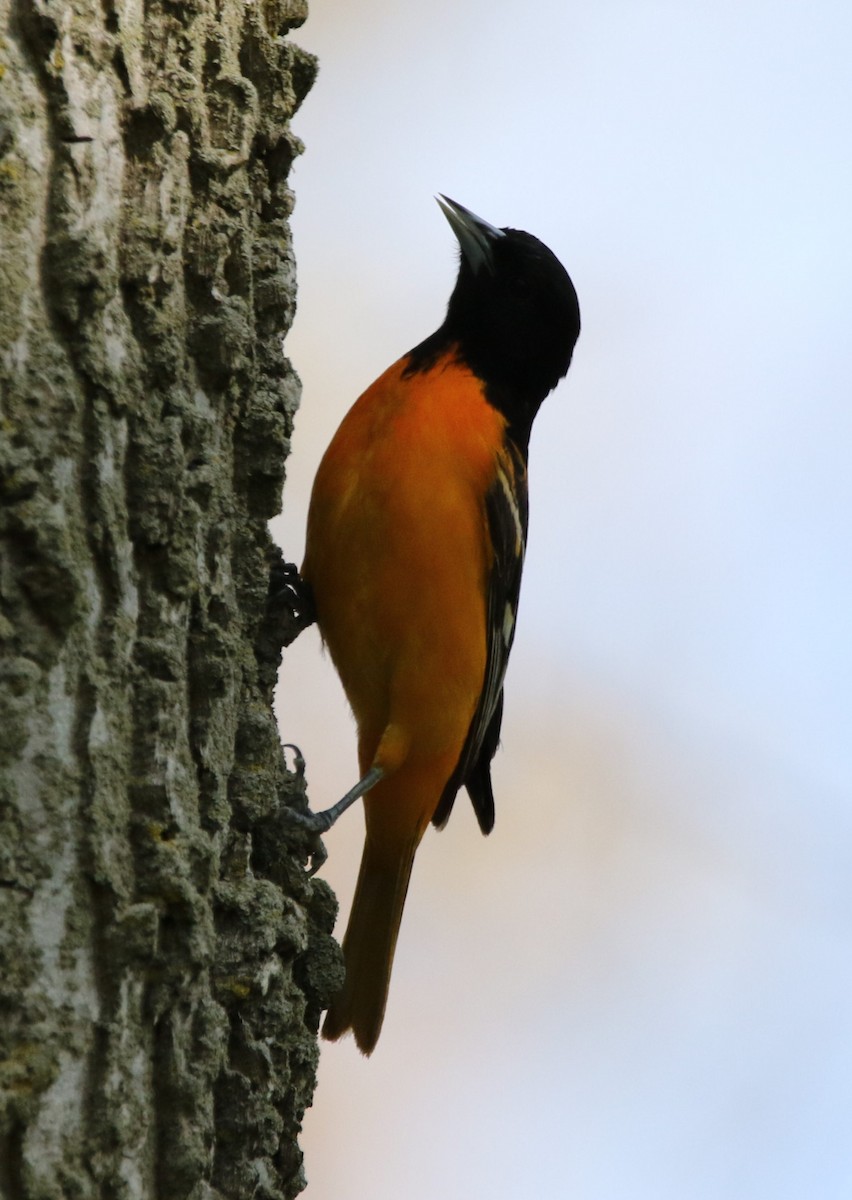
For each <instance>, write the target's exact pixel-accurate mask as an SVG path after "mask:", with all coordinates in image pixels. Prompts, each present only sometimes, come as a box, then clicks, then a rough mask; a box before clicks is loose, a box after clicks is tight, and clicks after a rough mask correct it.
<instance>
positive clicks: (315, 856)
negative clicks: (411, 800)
mask: <svg viewBox="0 0 852 1200" xmlns="http://www.w3.org/2000/svg"><path fill="white" fill-rule="evenodd" d="M289 748H290V749H291V750H294V751H295V766H296V772H297V773H298V774H299V775H303V774H304V770H305V760H304V759H303V758H302V755H301V752H300V751H299V750H298V749H297V747H295V746H290V747H289ZM383 775H384V771H383V770H382V768H381V767H370V769H369V771H368V772H367V773H366V775H364V777H363V778H362V779H359V780H358V782H357V783H356V784H355V786H354V787H353V788H350V789H349V791H348V792H347V793H346V795H345V796H342V797H341V799H340V800H338V801H337V803H336V804H332V806H331V807H330V808H326V809H323V811H322V812H318V813H315V812H311V811H310V810H308V812H297V811H296V809H293V808H288V809H286V810H285V812H284V813H283V814H282V815H283V816H284V818H285V820H286V821H287V822H289V823H290V824H291V825H296V826H298V828H299V829H303V830H305V832H306V833H309V834H311V835H312V836H313V837H314V838H315V839H316V848H315V849H313V850H312V851H311V854H310V859H311V867H310V870H309V872H308V874H309V875H315V874H316V873H317V871H318V870H319V869H320V867H321V866H322V864H323V863H324V862H325V860H326V858H327V857H328V853H327V851H326V849H325V847H324V846H323V844H322V842H321V841H320V837H321V836H322V834H324V833H328V831H329V829H331V827H332V825H333V824H334V823H335V821H336V820H337V818H338V817H340V816H341V815H342V814H343V813H345V812H346V810H347V808H351V807H352V805H353V804H354V803H355V801H356V800H360V799H361V797H362V796H363V795H365V794H366V793H367V792H369V790H370V788H371V787H374V786H375V785H376V784H377V783H378V782H379V780H380V779H381V778H382V776H383Z"/></svg>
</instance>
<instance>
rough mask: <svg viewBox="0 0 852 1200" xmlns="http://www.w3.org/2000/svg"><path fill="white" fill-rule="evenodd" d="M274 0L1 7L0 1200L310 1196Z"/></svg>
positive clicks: (298, 18) (321, 904)
mask: <svg viewBox="0 0 852 1200" xmlns="http://www.w3.org/2000/svg"><path fill="white" fill-rule="evenodd" d="M305 15H306V11H305V6H304V3H303V2H302V0H263V2H258V3H255V4H246V3H244V2H243V0H219V2H218V3H217V2H216V0H189V3H181V4H174V3H169V2H167V0H153V3H150V4H145V5H142V4H141V3H136V2H135V0H127V2H126V3H124V4H121V5H119V4H116V3H113V0H0V221H2V252H1V253H0V389H2V390H0V1197H2V1198H3V1200H7V1198H8V1200H12V1198H14V1200H19V1198H22V1197H23V1198H33V1200H35V1198H38V1200H52V1198H54V1197H56V1198H57V1200H58V1198H59V1197H62V1198H63V1200H66V1198H69V1197H74V1198H81V1200H88V1198H89V1197H92V1198H94V1197H105V1198H106V1197H108V1198H110V1200H112V1198H117V1200H124V1198H127V1200H130V1198H137V1197H139V1198H148V1197H157V1198H158V1200H173V1198H174V1200H177V1198H178V1197H180V1198H181V1200H184V1198H187V1197H191V1198H194V1200H195V1198H198V1200H201V1198H202V1197H204V1198H207V1200H212V1198H213V1197H222V1198H225V1197H227V1198H232V1197H233V1198H235V1200H236V1198H242V1197H255V1198H258V1197H259V1198H267V1197H268V1198H270V1200H272V1198H283V1197H291V1196H295V1195H296V1194H297V1193H298V1192H299V1191H300V1190H301V1188H302V1187H303V1186H304V1175H303V1171H302V1162H301V1153H300V1151H299V1148H298V1144H297V1140H296V1139H297V1134H298V1131H299V1124H300V1121H301V1118H302V1114H303V1112H304V1109H305V1107H306V1106H307V1105H308V1104H309V1103H310V1101H311V1097H312V1093H313V1088H314V1085H315V1071H316V1062H317V1046H316V1030H317V1025H318V1021H319V1014H320V1010H321V1008H322V1007H323V1006H324V1004H325V1003H326V1001H327V997H328V995H329V993H330V992H331V991H332V990H333V989H334V988H335V986H337V984H338V983H339V978H340V969H341V968H340V961H339V954H338V952H337V948H336V946H335V944H334V943H333V941H332V939H331V937H330V934H331V929H332V927H333V922H334V915H335V913H334V907H335V906H334V898H333V896H332V895H331V893H330V891H329V890H328V888H327V887H326V886H325V885H324V884H323V883H322V882H319V881H315V880H309V879H307V877H306V876H305V873H304V870H303V866H302V862H301V861H300V853H299V852H298V848H297V849H296V851H294V850H293V849H292V848H291V849H290V851H289V852H288V846H287V835H286V827H285V825H284V824H283V823H282V818H281V813H282V808H283V806H284V805H285V804H287V803H291V802H292V803H297V804H303V803H304V796H303V793H304V781H303V780H302V779H301V778H300V777H298V776H297V775H296V774H293V773H290V772H289V771H288V770H287V768H286V765H285V763H284V759H283V756H282V752H281V746H280V741H279V737H278V733H277V730H276V727H275V723H274V720H273V717H272V711H271V699H272V689H273V686H274V682H275V676H276V668H277V665H278V661H279V658H278V644H277V642H276V639H275V637H274V636H273V635H272V633H271V632H270V629H269V622H268V621H267V620H265V617H264V614H265V612H266V599H267V588H268V580H269V568H270V564H271V563H272V562H273V561H274V559H275V555H276V551H275V549H274V547H272V545H271V542H270V538H269V533H268V528H267V523H268V520H269V518H270V516H272V515H273V514H274V513H275V512H276V511H277V510H278V507H279V504H280V495H281V488H282V484H283V470H284V460H285V458H286V455H287V452H288V450H289V438H290V435H291V432H292V424H293V414H294V412H295V410H296V407H297V405H298V399H299V381H298V378H297V376H296V374H295V372H294V371H293V369H292V367H291V366H290V364H289V362H288V361H287V360H286V358H285V357H284V356H283V353H282V348H281V340H282V336H283V335H284V333H286V330H287V329H288V328H289V325H290V322H291V320H292V316H293V312H294V307H295V268H294V260H293V253H292V241H291V235H290V226H289V217H290V214H291V210H292V204H293V196H292V193H291V192H290V190H289V188H288V186H287V176H288V171H289V167H290V164H291V162H292V160H293V158H294V156H295V155H296V154H298V153H299V152H300V150H301V146H300V143H299V142H298V139H297V138H296V137H294V135H293V134H292V132H291V131H290V127H289V122H290V118H291V117H292V115H293V113H294V112H295V111H296V109H297V107H298V105H299V103H300V102H301V100H302V99H303V97H304V95H305V94H306V92H307V90H308V89H309V87H310V85H311V83H312V81H313V78H314V74H315V63H314V61H313V59H312V58H311V57H310V56H309V55H307V54H305V53H304V52H303V51H301V50H300V49H299V48H298V47H296V46H295V45H293V44H292V43H291V42H290V41H288V40H287V38H286V34H288V33H289V31H290V28H291V27H293V26H296V25H299V24H301V22H302V21H303V20H304V17H305Z"/></svg>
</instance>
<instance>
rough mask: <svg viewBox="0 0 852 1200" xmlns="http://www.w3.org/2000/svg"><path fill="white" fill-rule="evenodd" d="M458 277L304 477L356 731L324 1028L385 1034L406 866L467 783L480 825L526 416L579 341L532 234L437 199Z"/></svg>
mask: <svg viewBox="0 0 852 1200" xmlns="http://www.w3.org/2000/svg"><path fill="white" fill-rule="evenodd" d="M438 203H439V204H440V205H441V208H442V209H443V211H444V214H445V215H446V217H447V220H448V221H449V223H450V225H451V226H452V228H453V231H454V233H455V235H456V237H457V239H458V242H459V245H460V248H461V255H460V265H459V273H458V279H457V281H456V285H455V288H454V290H453V293H452V296H451V297H450V302H449V306H448V308H447V315H446V317H445V319H444V322H443V324H442V325H441V326H440V328H439V329H438V330H436V332H435V333H433V334H432V335H431V337H428V338H427V339H426V340H425V341H424V342H421V343H420V345H418V346H416V347H415V348H414V349H413V350H412V351H411V352H410V353H408V354H406V355H405V356H404V357H403V358H401V359H400V360H399V361H398V362H396V363H394V365H393V366H392V367H389V368H388V370H387V371H385V373H384V374H383V375H382V376H380V378H379V379H377V380H376V382H375V383H374V384H373V385H372V386H371V387H369V388H368V389H367V391H366V392H365V393H364V394H363V395H362V396H361V397H360V399H359V400H358V401H357V402H356V403H355V405H354V406H353V407H352V409H351V410H350V411H349V413H348V414H347V416H346V417H345V418H344V420H343V422H342V424H341V426H340V428H339V429H338V431H337V433H336V434H335V436H334V438H333V440H332V442H331V445H330V446H329V448H328V450H327V451H326V453H325V456H324V458H323V460H322V462H321V464H320V467H319V471H318V472H317V476H316V480H315V482H314V487H313V494H312V497H311V504H310V512H309V516H308V534H307V550H306V554H305V561H304V565H303V567H302V578H303V579H304V581H305V582H306V583H307V584H308V585H309V588H310V589H311V591H312V594H313V602H314V605H315V612H316V619H317V622H318V624H319V627H320V631H321V633H322V636H323V639H324V640H325V642H326V644H327V646H328V649H329V651H330V653H331V657H332V660H333V662H334V664H335V666H336V668H337V671H338V673H339V675H340V679H341V681H342V683H343V687H344V689H345V691H346V695H347V696H348V698H349V702H350V704H351V706H352V710H353V712H354V714H355V718H356V721H357V725H358V758H359V764H360V770H361V779H360V781H359V782H358V784H356V786H355V787H354V788H353V789H352V790H351V791H350V792H348V793H347V795H346V796H344V798H343V799H342V800H341V801H339V802H338V804H336V805H334V806H333V807H332V808H331V809H329V810H327V812H325V813H319V814H316V815H315V816H314V817H312V818H310V817H309V818H308V820H313V822H314V824H313V826H312V828H314V829H316V830H318V831H325V829H327V828H328V827H329V826H330V825H331V824H332V823H333V821H334V820H336V818H337V817H338V816H339V815H340V813H341V812H342V811H343V810H344V809H345V808H348V807H349V805H350V804H352V803H353V802H354V801H355V800H357V799H358V798H359V797H360V796H364V808H365V814H366V841H365V844H364V854H363V859H362V862H361V871H360V875H359V878H358V886H357V890H356V893H355V900H354V904H353V908H352V915H351V917H350V919H349V926H348V928H347V931H346V936H345V938H344V942H343V952H344V959H345V967H346V981H345V983H344V985H343V989H342V990H341V991H340V993H339V994H338V995H337V996H336V998H335V999H334V1000H333V1001H332V1004H331V1007H330V1008H329V1010H328V1014H327V1016H326V1019H325V1024H324V1026H323V1035H324V1036H325V1037H326V1038H330V1039H336V1038H338V1037H340V1036H341V1035H342V1034H344V1033H345V1032H346V1031H347V1030H349V1029H351V1030H352V1031H353V1032H354V1034H355V1040H356V1042H357V1043H358V1046H359V1047H360V1048H361V1050H362V1051H363V1052H364V1053H365V1054H369V1053H370V1052H371V1051H372V1050H373V1048H374V1047H375V1044H376V1041H377V1039H378V1036H379V1031H380V1030H381V1027H382V1020H383V1017H384V1011H385V1004H386V1001H387V994H388V984H389V981H390V973H391V965H392V962H393V955H394V948H395V946H396V940H397V934H398V931H399V924H400V919H401V917H402V909H403V904H404V903H405V896H406V892H407V890H408V883H409V878H410V875H411V868H412V864H413V861H414V854H415V851H416V849H417V846H418V844H419V842H420V839H421V838H422V836H423V833H424V831H425V829H426V827H427V825H428V824H429V822H430V821H432V822H433V824H435V825H436V826H438V827H439V828H441V827H442V826H443V825H444V824H445V823H446V821H447V819H448V818H449V815H450V812H451V810H452V807H453V802H454V800H455V797H456V793H457V792H458V790H459V788H461V787H466V788H467V791H468V793H469V795H470V798H471V800H472V802H473V807H474V810H475V812H476V816H477V819H478V821H479V825H480V828H481V829H482V832H483V833H489V832H490V831H491V829H492V827H493V825H494V797H493V793H492V789H491V759H492V758H493V756H494V753H495V751H496V749H497V744H498V741H499V737H500V722H501V718H502V711H503V677H504V675H505V672H506V663H507V660H508V657H509V650H510V648H511V645H512V638H513V635H514V629H515V613H516V610H517V604H518V593H519V590H520V584H521V570H522V566H523V557H524V547H525V542H526V532H527V478H526V464H527V446H528V442H529V436H530V428H531V426H532V422H533V418H534V417H535V415H536V412H537V411H538V409H539V406H540V405H541V403H542V401H543V400H544V398H545V396H547V394H548V393H549V392H550V391H551V390H552V389H553V388H554V387H555V386H556V384H557V383H558V381H559V380H560V379H561V378H562V377H563V376H564V375H565V373H566V372H567V370H568V366H569V364H570V362H571V355H572V353H573V350H574V345H575V343H576V341H577V337H578V336H579V333H580V310H579V306H578V303H577V294H576V292H575V291H574V286H573V284H572V282H571V280H570V278H569V276H568V273H567V272H566V271H565V268H564V267H563V266H562V265H561V263H560V262H559V261H558V259H557V258H556V257H555V255H554V254H552V253H551V251H550V250H548V248H547V247H546V246H544V245H543V244H542V243H541V242H540V241H539V240H538V239H537V238H535V237H533V236H532V235H531V234H529V233H523V232H521V231H520V230H516V229H496V228H495V227H494V226H493V225H489V224H488V223H487V222H486V221H483V220H482V219H481V218H479V217H477V216H474V214H473V213H472V212H469V211H468V210H467V209H466V208H463V207H462V206H461V205H460V204H456V203H455V202H454V201H452V200H448V199H447V198H446V197H440V198H439V199H438Z"/></svg>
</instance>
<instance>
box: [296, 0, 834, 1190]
mask: <svg viewBox="0 0 852 1200" xmlns="http://www.w3.org/2000/svg"><path fill="white" fill-rule="evenodd" d="M296 36H297V40H298V41H299V42H300V44H301V45H303V46H305V47H306V48H307V49H310V50H312V51H313V52H315V53H317V54H318V55H319V56H320V62H321V68H320V74H319V78H318V80H317V83H316V86H315V88H314V90H313V92H312V93H311V94H310V95H309V96H308V98H307V100H306V101H305V104H304V106H303V108H302V110H301V112H300V113H299V115H298V117H297V119H296V121H295V130H296V132H297V133H298V134H299V135H300V136H301V137H302V138H303V139H304V141H305V142H306V144H307V152H306V154H305V156H304V157H303V158H301V159H300V160H298V162H297V164H296V167H295V170H294V173H293V186H294V188H295V190H296V196H297V208H296V211H295V214H294V218H293V226H294V231H295V241H296V252H297V258H298V264H299V311H298V316H297V319H296V323H295V325H294V328H293V331H292V334H291V335H290V337H289V338H288V341H287V347H286V348H287V352H288V354H289V355H290V357H291V358H292V359H293V361H294V363H295V365H296V368H297V370H298V371H299V373H300V375H301V377H302V380H303V384H304V395H303V402H302V403H303V407H302V410H301V412H300V414H299V416H298V418H297V424H296V431H295V436H294V440H293V453H292V456H291V458H290V460H289V462H288V464H287V467H288V484H287V488H286V490H285V496H284V505H285V510H284V515H283V518H282V519H280V520H279V521H276V522H275V523H274V525H273V532H274V534H275V536H276V538H277V540H278V541H279V542H280V544H281V545H282V546H283V548H284V551H285V554H286V556H287V557H288V558H290V559H294V560H296V561H300V558H301V554H302V550H303V547H304V522H305V514H306V511H307V502H308V496H309V489H310V484H311V480H312V478H313V474H314V472H315V470H316V467H317V464H318V462H319V458H320V456H321V454H322V452H323V450H324V448H325V446H326V444H327V443H328V441H329V439H330V438H331V436H332V434H333V432H334V430H335V428H336V427H337V425H338V423H339V421H340V419H341V418H342V416H343V414H344V413H345V411H346V410H347V408H348V407H349V406H350V404H351V403H352V402H353V401H354V400H355V398H356V397H357V396H358V395H359V393H360V392H361V391H363V389H364V388H365V387H366V386H367V385H368V384H369V383H370V382H371V381H372V379H373V378H375V376H376V375H378V374H379V373H380V372H381V371H382V370H383V369H384V368H385V367H386V366H387V365H389V364H390V363H391V362H392V361H393V360H395V359H396V358H398V357H399V356H400V355H401V354H402V353H404V352H405V351H406V350H408V349H409V348H410V347H411V346H413V345H414V344H415V343H417V342H418V341H420V340H421V339H422V338H423V337H424V336H426V335H427V334H428V333H430V332H431V331H432V330H433V329H434V328H435V327H436V326H437V325H438V324H439V323H440V321H441V319H442V317H443V312H444V308H445V305H446V301H447V299H448V297H449V293H450V291H451V289H452V285H453V282H454V277H455V270H456V248H455V239H454V237H453V235H452V233H451V231H450V229H449V226H448V225H447V223H446V221H445V219H444V218H443V216H442V215H441V213H440V210H439V209H438V207H437V205H436V204H435V203H434V200H433V199H432V197H433V195H434V194H435V193H436V192H438V191H441V192H445V193H446V194H447V195H449V196H451V197H453V198H454V199H457V200H459V201H461V203H463V204H464V205H466V206H468V207H470V208H471V209H473V211H474V212H476V213H479V214H480V215H481V216H483V217H485V218H486V219H487V220H488V221H491V222H492V223H494V224H497V225H513V226H516V227H518V228H522V229H527V230H529V231H530V232H532V233H535V234H536V235H537V236H539V237H540V238H541V239H542V240H543V241H544V242H546V243H547V244H548V245H549V246H550V247H551V248H552V249H553V250H554V252H555V253H556V254H557V255H558V257H559V258H560V259H561V260H562V261H563V262H564V264H565V265H566V267H567V268H568V270H569V272H570V273H571V275H572V277H573V279H574V282H575V285H576V287H577V291H578V293H579V296H580V305H581V310H582V316H583V333H582V335H581V338H580V342H579V344H578V347H577V351H576V353H575V356H574V363H573V365H572V367H571V370H570V372H569V376H568V379H567V381H566V382H564V383H563V384H562V385H560V387H559V388H558V390H557V391H556V392H555V393H554V394H553V395H552V396H551V397H550V398H549V399H548V400H547V401H546V402H545V405H544V407H543V409H542V411H541V413H540V415H539V417H538V419H537V422H536V425H535V427H534V430H533V436H532V442H531V448H530V511H531V516H530V540H529V550H528V558H527V564H526V571H525V577H524V586H523V591H522V597H521V607H520V614H519V625H518V632H517V637H516V641H515V646H514V650H513V655H512V662H511V664H510V668H509V674H508V679H507V692H506V715H505V719H504V726H503V746H502V749H501V751H500V752H499V754H498V758H497V760H496V764H495V772H494V776H495V793H496V800H497V825H496V829H495V831H494V833H493V834H492V836H491V837H490V838H488V839H483V838H482V837H481V836H480V834H479V833H478V830H477V828H476V824H475V821H474V818H473V814H472V811H471V809H470V806H469V805H468V804H467V803H465V802H463V798H461V797H460V800H459V803H458V804H457V805H456V811H455V813H454V816H453V820H452V821H451V823H450V825H449V827H448V828H447V829H446V830H445V831H444V832H443V833H440V834H437V833H434V832H432V831H430V833H429V834H427V836H426V839H425V840H424V843H423V845H422V847H421V849H420V851H419V854H418V860H417V862H416V864H415V870H414V877H413V881H412V886H411V891H410V893H409V900H408V905H407V909H406V915H405V918H404V920H403V926H402V932H401V936H400V942H399V948H398V953H397V960H396V967H395V972H394V979H393V982H392V986H391V995H390V1002H389V1008H388V1014H387V1018H386V1022H385V1027H384V1031H383V1033H382V1037H381V1040H380V1042H379V1045H378V1048H377V1050H376V1052H375V1054H374V1055H373V1057H372V1058H371V1059H369V1060H368V1059H364V1058H362V1057H361V1056H360V1055H359V1053H358V1052H357V1050H356V1049H355V1046H354V1044H353V1043H352V1041H351V1039H349V1040H347V1041H346V1042H342V1043H338V1044H336V1045H326V1044H323V1051H322V1061H321V1066H320V1076H319V1087H318V1090H317V1093H316V1096H315V1103H314V1107H313V1109H312V1110H311V1111H310V1112H309V1113H308V1114H307V1116H306V1120H305V1132H304V1137H303V1148H304V1151H305V1156H306V1170H307V1175H308V1180H309V1184H308V1191H307V1196H308V1198H309V1200H399V1198H400V1197H405V1200H434V1198H435V1197H441V1198H442V1200H469V1198H471V1197H485V1196H487V1197H489V1200H504V1198H505V1200H509V1198H510V1197H511V1198H512V1200H517V1198H518V1197H535V1198H536V1200H550V1198H553V1200H563V1198H565V1197H570V1198H571V1200H684V1198H685V1197H687V1198H688V1200H763V1198H764V1197H766V1198H767V1200H787V1198H788V1197H789V1198H790V1200H801V1198H802V1197H805V1196H807V1197H818V1198H819V1200H848V1198H849V1196H850V1195H852V870H851V869H850V866H851V865H852V804H850V799H851V798H852V548H850V543H851V542H852V538H850V523H852V338H850V333H849V322H850V312H852V232H850V227H852V148H850V145H851V144H850V125H852V69H850V62H851V61H852V8H850V6H849V5H848V4H846V3H824V2H820V0H815V2H814V0H809V2H808V3H807V4H804V3H799V2H793V3H790V4H787V5H784V6H778V5H777V4H776V3H773V4H769V3H758V2H756V0H737V3H732V2H726V0H717V3H716V4H714V5H712V6H699V5H695V4H682V3H681V4H675V3H672V2H670V3H664V2H662V0H660V2H657V3H646V2H645V0H632V2H630V3H627V2H626V0H625V2H620V3H616V2H613V0H599V2H598V3H596V4H595V5H582V6H579V5H576V4H574V3H565V2H564V0H560V2H558V3H557V2H556V0H551V2H550V3H541V4H538V5H532V6H527V7H526V8H524V9H521V8H519V7H518V5H517V4H509V3H506V2H505V0H491V2H490V3H488V4H486V3H482V2H479V0H454V2H453V3H449V0H433V3H432V4H430V5H428V6H422V5H411V4H400V3H396V2H394V0H362V2H361V3H359V4H357V5H341V4H334V3H331V2H330V0H315V3H314V4H313V6H312V12H311V16H310V19H309V21H308V23H307V24H306V25H305V27H304V28H303V29H302V30H300V31H298V34H297V35H296ZM288 689H291V694H290V696H289V697H288ZM280 693H281V694H280V698H279V717H280V723H281V730H282V736H283V739H284V740H286V741H294V742H297V743H298V744H299V745H300V746H301V748H302V750H303V752H304V753H305V756H306V758H307V762H308V782H309V787H310V795H311V799H312V804H313V806H314V808H316V809H319V808H324V807H326V806H327V805H328V804H330V803H331V802H333V801H334V800H335V799H337V798H338V797H339V796H340V795H341V794H342V793H343V792H344V791H345V790H346V789H347V788H348V787H350V786H351V784H352V783H353V782H354V781H355V778H356V761H355V736H354V729H353V726H352V722H351V719H350V717H349V716H348V711H347V707H346V703H345V700H344V698H343V695H342V691H341V689H340V685H339V683H338V682H337V679H336V676H335V674H334V671H333V668H332V667H331V665H330V663H329V661H328V660H327V658H324V657H323V656H322V655H321V651H320V645H319V638H318V635H317V633H316V630H310V631H308V632H307V633H306V634H304V635H303V637H301V638H300V639H299V641H298V642H297V643H296V644H295V645H294V646H293V647H292V648H291V649H290V650H288V651H287V653H286V655H285V659H284V665H283V668H282V687H281V688H280ZM362 828H363V822H362V818H361V816H360V813H359V812H358V811H356V812H353V813H351V814H349V815H347V816H346V817H345V818H344V819H343V820H342V821H341V823H340V825H339V826H338V827H337V828H336V829H335V830H334V831H333V832H332V833H331V834H330V835H329V836H328V838H327V842H326V844H327V847H328V850H329V853H330V858H329V861H328V864H327V865H326V867H325V868H324V869H323V874H324V875H325V877H326V878H327V879H328V880H329V881H330V882H331V884H332V886H333V887H334V888H335V890H336V891H337V892H338V894H339V897H340V900H341V923H340V926H339V933H340V934H342V930H343V928H344V922H345V918H346V915H347V913H348V908H349V902H350V898H351V894H352V890H353V887H354V881H355V876H356V873H357V866H358V860H359V856H360V844H361V839H362Z"/></svg>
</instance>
